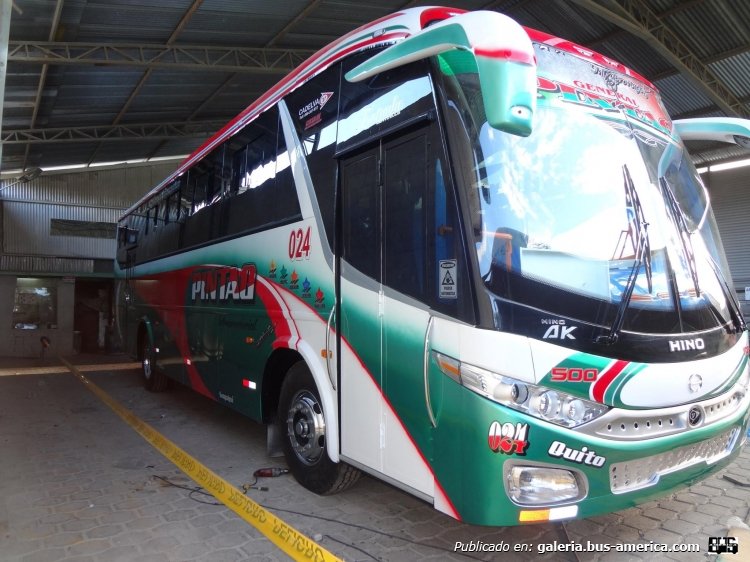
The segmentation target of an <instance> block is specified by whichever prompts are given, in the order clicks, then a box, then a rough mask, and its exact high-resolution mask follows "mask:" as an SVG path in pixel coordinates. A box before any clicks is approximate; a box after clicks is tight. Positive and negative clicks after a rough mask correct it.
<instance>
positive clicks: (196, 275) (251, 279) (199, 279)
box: [190, 263, 256, 302]
mask: <svg viewBox="0 0 750 562" xmlns="http://www.w3.org/2000/svg"><path fill="white" fill-rule="evenodd" d="M255 277H256V269H255V264H253V263H247V264H245V265H243V266H242V267H241V268H238V267H231V266H215V267H207V268H203V269H199V270H196V271H194V272H193V274H192V275H191V276H190V297H191V299H192V301H193V302H222V301H229V300H234V301H245V302H247V301H250V302H252V300H253V299H254V298H255Z"/></svg>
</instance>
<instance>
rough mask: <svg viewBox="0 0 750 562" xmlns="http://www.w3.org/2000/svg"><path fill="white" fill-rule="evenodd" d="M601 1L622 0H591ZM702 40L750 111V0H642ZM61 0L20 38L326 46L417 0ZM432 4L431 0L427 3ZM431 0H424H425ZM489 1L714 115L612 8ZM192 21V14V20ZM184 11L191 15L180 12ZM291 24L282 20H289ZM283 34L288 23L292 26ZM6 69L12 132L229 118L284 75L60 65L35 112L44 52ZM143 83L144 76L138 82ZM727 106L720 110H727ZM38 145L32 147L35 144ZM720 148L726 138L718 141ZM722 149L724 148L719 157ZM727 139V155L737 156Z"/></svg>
mask: <svg viewBox="0 0 750 562" xmlns="http://www.w3.org/2000/svg"><path fill="white" fill-rule="evenodd" d="M590 1H591V2H592V3H595V4H597V5H599V6H604V7H606V6H611V7H616V10H617V13H618V15H619V16H620V17H626V16H625V15H624V10H625V8H623V7H622V5H621V4H620V3H615V2H610V1H605V0H590ZM644 2H645V3H646V4H647V5H648V6H649V7H650V10H651V11H652V12H653V13H654V14H656V15H657V16H658V17H660V18H661V22H662V24H663V25H664V26H665V28H667V29H669V30H671V31H672V32H674V34H675V35H676V36H677V37H678V38H679V40H680V41H681V42H682V43H683V44H684V45H685V47H686V48H688V49H689V50H690V52H692V53H694V54H695V55H696V56H697V57H699V58H700V59H701V60H702V61H703V62H704V64H706V65H707V66H708V67H709V68H710V69H711V70H712V71H713V72H714V74H715V75H716V76H717V77H718V79H719V80H721V82H722V83H723V84H724V85H725V86H726V87H727V88H728V89H729V90H730V91H731V92H733V94H734V95H735V96H736V97H738V98H740V99H741V100H744V102H745V112H746V113H748V114H750V108H748V105H747V103H748V101H750V2H746V1H744V0H704V1H702V2H678V1H676V0H644ZM56 3H57V2H56V0H35V1H33V2H31V1H28V2H18V5H19V7H21V8H22V13H21V14H19V13H18V12H16V11H14V12H13V13H12V16H11V18H12V19H11V30H10V39H11V42H16V41H47V40H48V39H49V36H50V33H51V32H52V34H53V36H54V39H55V40H56V41H65V42H71V43H73V44H79V43H84V42H87V43H94V44H97V45H101V46H103V45H111V44H113V43H124V44H129V45H136V46H137V45H146V44H156V45H161V46H166V45H167V41H168V40H169V38H170V37H173V43H172V44H173V45H177V46H180V45H182V46H184V45H202V46H223V47H232V48H244V49H247V48H264V47H267V46H268V45H269V43H270V42H272V41H273V42H274V44H273V47H274V48H281V49H313V50H314V49H318V48H320V47H321V46H323V45H325V44H326V43H328V42H330V41H331V40H333V39H335V38H337V37H339V36H341V35H342V34H344V33H346V32H348V31H350V30H351V29H353V28H355V27H357V26H360V25H363V24H365V23H367V22H368V21H371V20H373V19H377V18H380V17H382V16H384V15H387V14H388V13H391V12H394V11H397V10H399V9H402V8H403V7H404V6H405V4H406V5H407V6H411V5H412V3H411V2H409V3H405V0H383V1H382V2H377V3H375V2H373V3H362V2H357V1H354V0H257V1H253V2H247V1H246V0H203V1H202V2H200V1H198V4H199V5H198V7H197V9H196V10H195V11H194V12H191V7H192V6H193V5H194V1H193V0H136V1H131V0H98V1H96V2H91V1H86V0H65V2H64V3H63V9H62V13H61V17H60V23H59V26H58V27H57V28H56V29H54V30H53V29H52V23H53V15H54V11H55V5H56ZM425 3H426V2H425ZM414 4H422V2H419V3H414ZM451 5H452V6H453V7H455V8H463V9H468V10H474V9H480V8H486V7H487V6H488V3H487V1H486V0H455V1H453V2H451ZM489 7H490V8H491V9H495V10H497V11H500V12H503V13H506V14H507V15H509V16H511V17H513V18H516V19H517V20H518V21H519V22H520V23H521V24H523V25H527V26H529V27H534V28H537V29H540V30H542V31H546V32H548V33H552V34H554V35H558V36H560V37H563V38H566V39H570V40H572V41H575V42H577V43H580V44H582V45H584V46H589V47H590V48H593V49H595V50H598V51H600V52H602V53H603V54H605V55H607V56H611V57H612V58H615V59H617V60H619V61H621V62H623V63H624V64H625V65H627V66H629V67H631V68H633V69H634V70H635V71H637V72H638V73H640V74H642V75H644V76H645V77H646V78H649V79H652V80H654V81H655V82H656V83H657V85H658V87H659V88H660V90H661V91H662V93H663V95H664V98H665V103H666V105H667V107H668V109H669V111H670V112H671V113H672V114H673V117H678V118H679V117H680V116H681V115H683V114H684V115H689V116H700V115H711V114H713V113H715V112H716V111H717V108H716V105H715V103H714V102H713V101H712V100H711V97H710V96H708V95H707V94H706V93H705V91H703V90H702V89H701V88H700V87H696V86H695V85H693V84H692V83H690V82H689V81H688V80H687V79H686V78H685V77H684V75H682V74H680V71H679V69H678V68H676V66H675V64H674V62H672V61H670V60H669V59H668V58H667V57H665V56H663V55H662V54H660V53H659V52H657V51H656V50H655V48H654V47H653V45H652V44H650V43H649V42H647V41H645V40H644V39H642V38H637V37H635V36H634V35H633V34H632V33H630V32H628V31H626V30H623V29H621V28H620V27H618V26H617V24H616V21H615V19H614V18H611V17H607V16H606V14H605V15H602V14H598V13H594V12H592V11H591V10H590V9H587V7H586V2H584V1H583V0H501V1H497V2H493V3H491V4H489ZM183 20H184V21H183ZM181 22H183V23H184V25H181ZM282 31H283V33H281V32H282ZM280 33H281V34H280ZM7 69H8V73H7V78H6V90H5V91H6V95H5V106H4V110H3V122H2V131H4V132H5V131H19V130H26V129H30V128H32V127H33V128H35V129H46V128H51V127H63V128H68V127H84V126H101V127H111V126H113V125H114V124H115V123H119V124H127V123H131V124H141V123H175V122H176V123H182V122H186V121H209V120H210V121H228V120H229V119H231V118H232V117H233V116H234V115H236V114H237V113H238V112H239V111H241V110H242V109H244V108H245V107H247V106H248V105H249V104H250V103H251V102H252V101H253V99H254V98H256V97H257V96H258V95H260V94H261V93H262V92H264V91H265V90H267V89H268V88H270V87H271V86H272V85H273V84H275V83H276V82H277V81H278V80H279V79H280V78H281V77H282V75H281V74H262V73H257V72H250V71H243V72H240V73H234V74H233V73H230V72H226V71H213V70H206V69H204V68H199V67H197V66H196V67H194V68H186V69H164V68H152V69H151V71H150V72H148V73H147V68H146V67H145V66H143V65H140V66H106V65H102V64H97V65H93V64H51V65H48V73H47V78H46V80H45V84H44V89H43V95H42V96H41V100H40V102H39V104H38V107H37V108H36V111H37V115H36V119H35V120H34V122H33V123H32V115H33V114H34V111H35V108H34V103H35V99H36V92H37V88H38V87H39V80H40V76H41V73H42V64H41V63H30V62H21V61H19V60H15V59H13V58H11V60H10V61H9V64H8V67H7ZM141 81H143V83H142V84H141V85H140V87H139V83H141ZM720 113H721V112H720ZM200 144H201V142H200V139H195V138H172V139H168V140H165V141H160V140H151V139H146V138H136V139H132V140H128V141H125V140H121V141H107V142H100V141H88V140H86V141H76V142H65V143H49V142H44V143H41V142H35V143H33V144H30V145H23V144H21V145H18V144H6V145H5V146H3V156H2V163H0V171H2V170H8V169H14V168H19V167H21V166H23V165H25V166H26V167H36V166H41V167H50V166H59V165H63V164H71V163H87V162H90V161H93V162H98V161H105V160H123V159H137V158H144V157H148V156H150V155H157V154H158V155H168V154H178V153H179V154H184V153H185V152H189V151H190V150H191V149H192V148H195V147H197V146H199V145H200ZM27 151H28V156H26V154H27ZM714 152H716V153H717V154H719V153H720V149H719V148H718V147H715V151H714ZM714 152H712V153H711V154H712V156H711V157H713V154H714ZM735 153H736V151H735V150H726V151H725V152H724V155H725V157H726V158H731V157H734V156H735Z"/></svg>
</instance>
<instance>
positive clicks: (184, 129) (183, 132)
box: [0, 121, 225, 144]
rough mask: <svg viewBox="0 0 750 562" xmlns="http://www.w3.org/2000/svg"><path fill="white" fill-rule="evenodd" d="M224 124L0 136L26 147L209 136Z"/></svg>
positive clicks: (19, 131) (58, 130)
mask: <svg viewBox="0 0 750 562" xmlns="http://www.w3.org/2000/svg"><path fill="white" fill-rule="evenodd" d="M224 124H225V121H194V122H191V123H184V122H176V123H143V124H133V125H104V126H90V127H59V128H45V129H14V130H6V131H3V132H2V134H1V135H0V142H2V143H3V144H27V143H45V142H82V141H84V142H85V141H89V142H90V141H96V142H100V141H118V140H133V139H150V140H158V139H175V138H186V137H208V136H209V135H211V134H213V133H214V132H216V131H217V130H219V129H220V128H221V127H223V126H224Z"/></svg>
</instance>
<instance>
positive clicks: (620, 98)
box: [537, 76, 672, 135]
mask: <svg viewBox="0 0 750 562" xmlns="http://www.w3.org/2000/svg"><path fill="white" fill-rule="evenodd" d="M537 86H538V88H539V93H540V95H541V96H543V97H549V96H554V97H556V98H557V99H559V100H561V101H562V102H564V103H573V104H576V105H582V106H585V107H587V108H589V109H594V110H598V111H603V112H605V113H607V114H608V115H611V114H616V113H617V112H618V111H622V112H623V113H624V114H625V115H627V116H628V117H630V118H631V119H634V120H636V121H638V122H640V123H643V124H644V125H647V126H649V127H651V128H653V129H656V130H657V131H660V132H662V133H664V134H667V135H669V134H670V131H671V128H672V123H671V121H670V120H669V119H668V118H667V117H666V116H662V115H658V114H656V115H655V114H654V112H653V111H649V110H646V109H643V108H642V107H641V106H640V105H639V104H638V102H637V100H635V99H634V98H632V97H630V96H626V95H625V94H622V93H620V92H617V91H616V90H614V89H611V88H603V87H599V86H595V85H592V84H588V83H585V82H581V81H580V80H575V81H573V85H569V84H563V83H560V82H557V81H554V80H550V79H548V78H544V77H542V76H540V77H539V78H538V81H537ZM644 101H648V100H644ZM656 109H658V108H656ZM658 113H661V112H658Z"/></svg>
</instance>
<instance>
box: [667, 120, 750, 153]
mask: <svg viewBox="0 0 750 562" xmlns="http://www.w3.org/2000/svg"><path fill="white" fill-rule="evenodd" d="M672 124H673V126H674V129H675V131H676V132H677V134H678V135H680V138H682V140H713V141H720V142H729V143H734V144H736V145H738V146H741V147H742V148H747V149H749V150H750V119H739V118H737V117H699V118H695V119H678V120H677V121H674V122H673V123H672Z"/></svg>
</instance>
